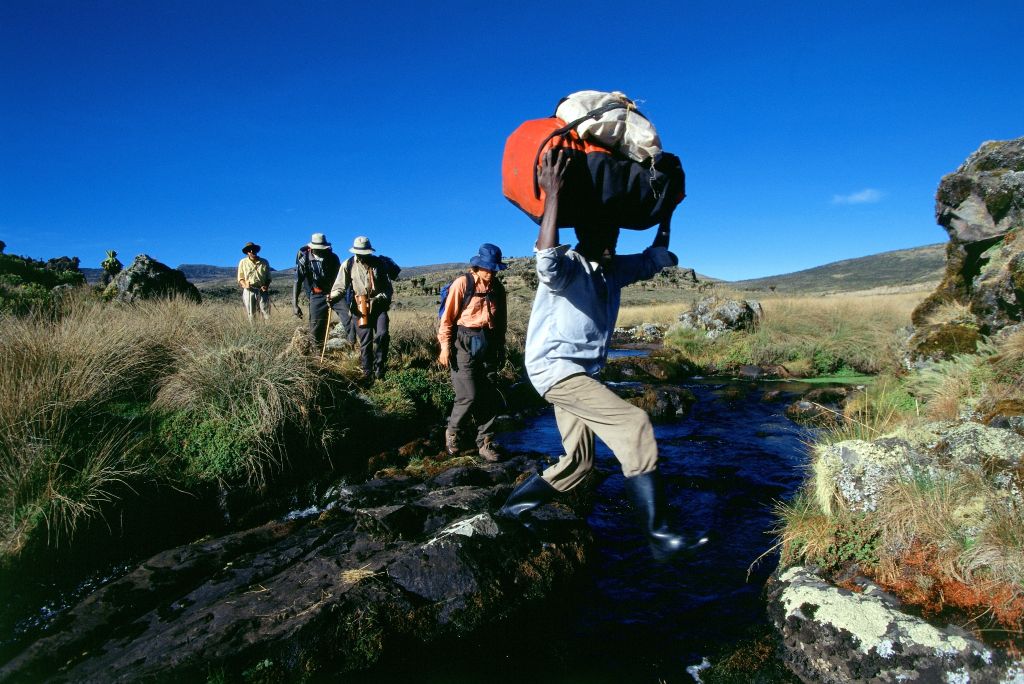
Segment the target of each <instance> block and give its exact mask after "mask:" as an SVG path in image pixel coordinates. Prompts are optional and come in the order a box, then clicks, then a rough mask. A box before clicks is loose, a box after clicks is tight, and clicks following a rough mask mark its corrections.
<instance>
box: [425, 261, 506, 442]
mask: <svg viewBox="0 0 1024 684" xmlns="http://www.w3.org/2000/svg"><path fill="white" fill-rule="evenodd" d="M469 263H470V265H471V266H472V268H471V270H470V272H469V273H467V274H465V275H463V276H460V277H458V278H456V279H455V281H453V282H452V284H451V287H450V288H449V289H448V296H447V298H446V299H445V302H444V311H443V312H442V314H441V323H440V326H439V327H438V331H437V341H438V343H439V344H440V346H441V354H440V356H439V357H438V359H437V361H438V363H439V364H441V366H443V367H445V368H448V369H449V370H450V371H451V376H452V387H453V388H454V390H455V404H454V405H453V406H452V413H451V415H450V416H449V417H448V428H447V429H446V430H445V433H444V443H445V449H446V450H447V451H448V453H449V454H452V455H454V454H456V453H458V451H459V428H460V426H461V425H462V423H463V422H465V419H466V417H467V416H469V415H472V416H473V420H474V421H476V446H477V450H478V453H479V454H480V457H481V458H483V459H484V460H485V461H492V462H493V461H498V460H501V452H500V451H499V450H498V445H497V444H496V443H495V442H494V419H495V417H496V416H497V409H498V406H499V401H498V391H497V389H496V388H495V377H494V375H495V373H496V371H497V367H498V365H499V360H500V359H501V358H502V357H503V356H504V353H505V330H506V328H507V321H508V309H507V303H506V297H505V288H504V287H503V286H502V284H501V281H500V280H498V279H497V278H496V277H495V274H496V273H497V272H498V271H503V270H505V269H506V268H508V266H507V265H506V264H504V263H502V261H501V249H499V248H498V247H497V246H496V245H492V244H490V243H484V244H482V245H480V250H479V252H478V253H477V254H476V255H475V256H474V257H473V258H472V259H470V260H469Z"/></svg>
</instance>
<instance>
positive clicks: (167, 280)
mask: <svg viewBox="0 0 1024 684" xmlns="http://www.w3.org/2000/svg"><path fill="white" fill-rule="evenodd" d="M106 294H107V295H108V296H109V297H110V298H112V299H114V300H116V301H119V302H126V303H130V302H135V301H139V300H143V299H153V298H157V297H182V298H184V299H188V300H191V301H194V302H199V301H200V300H201V299H202V298H201V297H200V295H199V290H198V289H197V288H196V286H195V285H193V284H192V283H190V282H189V281H188V279H187V278H186V277H185V274H184V273H182V272H181V271H179V270H177V269H175V268H171V267H169V266H166V265H164V264H162V263H160V262H159V261H157V260H156V259H154V258H152V257H150V256H149V255H147V254H140V255H138V256H137V257H135V261H133V262H132V265H131V266H129V267H128V268H126V269H124V270H123V271H121V272H120V273H118V274H117V275H116V276H115V277H114V282H112V283H111V284H110V285H109V286H108V287H107V290H106Z"/></svg>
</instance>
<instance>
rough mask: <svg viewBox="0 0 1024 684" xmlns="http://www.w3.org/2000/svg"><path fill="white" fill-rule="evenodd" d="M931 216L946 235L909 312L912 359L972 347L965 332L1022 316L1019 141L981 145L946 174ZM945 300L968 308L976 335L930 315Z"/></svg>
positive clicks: (1023, 147) (1023, 168)
mask: <svg viewBox="0 0 1024 684" xmlns="http://www.w3.org/2000/svg"><path fill="white" fill-rule="evenodd" d="M935 217H936V220H937V222H938V223H939V225H941V226H942V227H943V228H945V229H946V232H947V233H948V235H949V244H948V245H947V248H946V272H945V275H944V277H943V280H942V282H941V283H940V284H939V286H938V288H937V289H936V290H935V292H933V293H932V294H931V295H930V296H929V297H927V298H926V299H925V300H924V301H923V302H921V304H920V305H919V306H918V307H917V309H915V311H914V313H913V315H912V321H913V323H914V325H915V326H916V327H917V328H918V331H917V334H915V335H914V337H913V338H912V339H911V341H910V350H911V353H912V355H913V356H916V357H918V358H920V357H924V358H948V355H949V354H950V353H957V351H965V350H966V351H970V350H973V349H974V345H973V344H972V343H971V339H970V338H971V337H973V336H976V335H977V334H980V335H991V334H993V333H995V332H998V331H999V330H1001V329H1003V328H1005V327H1006V326H1009V325H1014V324H1016V323H1019V322H1020V321H1021V320H1022V319H1024V238H1022V232H1024V138H1016V139H1014V140H1006V141H991V142H986V143H984V144H983V145H982V146H981V147H980V148H979V149H978V150H977V151H975V152H974V153H973V154H971V155H970V156H969V157H968V158H967V159H966V160H965V161H964V163H963V164H961V165H960V167H959V168H958V169H957V170H956V171H955V172H953V173H951V174H949V175H947V176H945V177H944V178H943V179H942V181H941V182H940V184H939V188H938V191H937V192H936V196H935ZM948 305H960V306H963V307H967V308H968V309H969V311H970V315H971V316H973V318H974V320H973V322H972V323H973V327H976V328H977V332H976V333H972V332H970V330H969V328H970V327H971V325H966V326H965V325H958V326H955V327H948V326H946V325H945V324H947V323H950V322H951V321H948V320H937V317H938V318H941V316H940V314H941V313H942V311H943V309H944V307H947V306H948Z"/></svg>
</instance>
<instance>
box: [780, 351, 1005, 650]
mask: <svg viewBox="0 0 1024 684" xmlns="http://www.w3.org/2000/svg"><path fill="white" fill-rule="evenodd" d="M1022 388H1024V331H1018V332H1017V333H1015V334H1013V335H1009V336H1007V337H1005V338H1003V339H1001V340H1000V341H998V342H992V343H989V344H987V345H985V346H984V347H983V348H982V350H981V352H980V353H978V354H973V355H963V356H958V357H956V358H954V359H952V360H950V361H945V362H940V363H934V364H931V365H928V366H925V367H924V368H922V369H921V370H919V371H916V372H913V373H910V374H908V375H906V376H905V377H903V378H900V379H896V378H886V379H884V380H883V381H881V382H876V383H875V384H874V385H873V386H872V387H871V388H869V391H868V392H867V393H865V394H864V395H863V396H861V397H860V398H859V399H858V400H857V401H856V402H854V403H852V404H851V405H849V406H848V407H847V409H846V420H845V421H844V423H843V424H842V425H841V426H840V427H838V428H836V429H835V430H833V431H831V432H826V433H825V434H824V435H823V436H822V437H821V439H820V440H819V441H818V442H817V443H816V444H815V445H814V447H813V448H812V458H811V464H810V473H809V477H808V479H807V481H806V483H805V486H804V488H803V489H802V491H801V492H800V493H799V494H798V496H797V497H796V498H795V499H794V500H792V501H790V502H788V503H785V504H780V505H779V507H778V513H779V518H780V521H781V524H780V528H779V535H780V544H781V550H782V562H783V563H784V564H796V563H812V564H816V565H818V566H820V567H822V568H824V569H825V570H827V571H832V572H834V573H842V572H845V571H847V570H848V568H849V567H850V566H851V564H856V566H857V568H859V570H860V571H861V572H864V573H866V574H868V575H869V576H871V577H872V578H874V579H875V580H876V581H878V582H879V583H880V584H882V585H883V586H884V587H886V588H888V589H890V590H892V591H894V592H896V593H897V594H899V595H900V596H901V598H903V599H904V600H905V601H907V602H908V603H910V604H912V605H916V606H918V607H919V608H920V609H921V610H923V611H924V612H925V613H926V614H939V613H942V612H943V611H947V610H953V611H956V615H957V616H959V617H955V616H954V617H955V619H959V620H960V621H961V622H962V623H963V624H964V626H966V627H968V628H973V629H975V630H977V631H979V633H982V634H984V635H986V636H992V635H994V636H996V637H997V638H998V639H1003V640H1007V641H1011V642H1016V643H1017V644H1018V645H1019V643H1020V640H1021V637H1020V635H1021V630H1022V628H1024V510H1022V507H1021V506H1020V504H1019V491H1020V481H1019V480H1020V473H1019V472H1017V471H1013V470H1012V469H1011V470H1010V471H1006V470H1005V469H1004V468H1003V466H1000V465H999V464H998V463H997V462H995V461H993V462H992V463H983V464H979V467H977V468H971V467H967V468H961V469H954V470H952V471H943V470H941V469H940V470H935V469H932V468H928V467H925V468H921V467H912V468H904V469H903V470H902V471H901V474H900V475H899V476H898V477H896V478H895V479H894V480H893V481H892V482H891V483H890V484H888V485H887V486H886V487H885V489H884V491H882V492H880V493H879V501H878V505H877V507H876V508H875V510H873V511H869V512H853V511H851V510H850V509H849V507H848V506H846V505H844V504H843V498H842V497H837V496H836V491H835V489H836V482H835V477H834V473H832V472H831V467H830V466H829V464H828V461H827V460H826V459H825V458H824V449H825V448H826V447H827V446H828V445H829V444H833V443H836V442H839V441H843V440H847V439H861V440H872V439H877V438H879V437H882V436H883V435H884V436H891V437H896V438H899V439H903V440H906V441H908V442H909V443H911V444H920V445H921V446H920V447H919V448H921V449H925V450H927V448H928V445H935V444H938V443H939V442H941V441H942V440H944V439H946V437H945V435H946V433H947V431H948V430H951V429H953V428H954V427H955V426H956V425H957V424H958V423H955V422H949V423H936V422H935V421H954V420H957V419H961V420H962V419H964V418H969V419H972V420H977V421H980V422H987V421H988V420H989V419H991V418H992V417H993V416H996V415H1001V414H1003V415H1005V414H1009V415H1015V414H1016V415H1019V414H1021V413H1022V412H1024V411H1022V410H1024V389H1022ZM936 426H939V427H938V428H937V427H936ZM926 453H927V452H926ZM1020 456H1021V455H1020V454H1017V455H1016V458H1018V459H1019V458H1020ZM1006 457H1007V458H1009V459H1011V460H1012V459H1013V458H1014V454H1006ZM1018 470H1019V468H1018ZM1006 478H1010V481H1009V482H1010V483H1011V485H1012V486H1011V489H1013V488H1014V487H1015V488H1016V490H1015V491H1017V492H1018V494H1017V495H1008V494H1007V489H1006V485H1007V481H1006ZM1013 482H1016V483H1017V484H1015V485H1014V484H1012V483H1013Z"/></svg>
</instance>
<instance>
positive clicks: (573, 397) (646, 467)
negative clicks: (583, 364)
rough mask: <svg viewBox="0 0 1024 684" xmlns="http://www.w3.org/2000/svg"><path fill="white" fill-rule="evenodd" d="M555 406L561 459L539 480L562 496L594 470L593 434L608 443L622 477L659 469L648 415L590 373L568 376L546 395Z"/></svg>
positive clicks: (656, 446) (652, 429)
mask: <svg viewBox="0 0 1024 684" xmlns="http://www.w3.org/2000/svg"><path fill="white" fill-rule="evenodd" d="M544 399H546V400H547V401H548V402H550V403H551V404H553V405H554V407H555V422H556V423H557V424H558V431H559V432H560V433H561V435H562V446H563V448H564V449H565V455H564V456H562V458H560V459H559V460H558V463H556V464H554V465H553V466H550V467H549V468H547V469H546V470H545V471H544V472H543V473H541V477H543V478H544V479H545V480H546V481H547V482H548V483H549V484H550V485H551V486H552V487H554V488H555V489H556V490H558V491H560V492H565V491H568V490H570V489H572V488H573V487H575V486H576V485H578V484H579V483H580V482H581V481H582V480H583V478H584V476H586V474H587V473H588V472H590V469H591V468H593V467H594V435H597V436H598V437H600V438H601V441H602V442H604V443H605V444H607V445H608V448H609V449H611V450H612V453H613V454H615V458H617V459H618V460H619V463H620V464H622V472H623V474H625V476H626V477H633V476H634V475H642V474H643V473H648V472H651V471H652V470H654V469H655V468H657V465H658V443H657V442H656V441H654V428H653V427H651V419H650V418H648V416H647V412H646V411H644V410H643V409H641V408H637V407H636V406H633V405H632V404H630V403H629V402H627V401H625V400H624V399H622V398H621V397H619V396H618V395H617V394H615V393H614V392H612V391H611V390H610V389H608V388H607V387H605V386H604V385H603V384H601V383H600V382H598V381H597V380H595V379H594V378H592V377H590V376H589V375H571V376H569V377H568V378H565V379H564V380H561V381H559V382H558V383H557V384H556V385H555V386H554V387H552V388H551V389H549V390H548V391H547V393H546V394H545V395H544Z"/></svg>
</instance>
